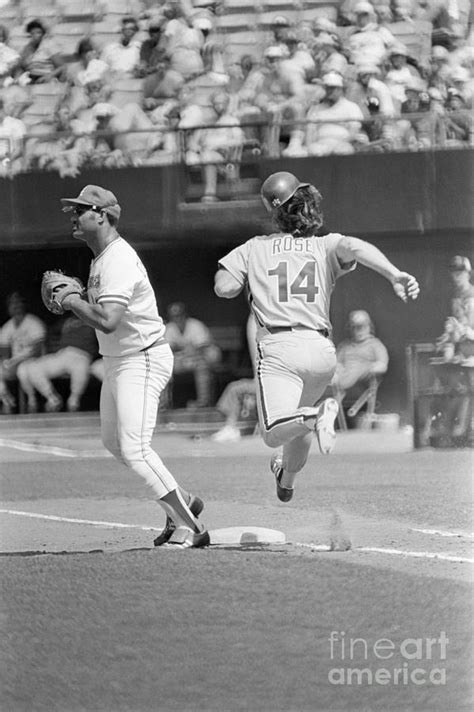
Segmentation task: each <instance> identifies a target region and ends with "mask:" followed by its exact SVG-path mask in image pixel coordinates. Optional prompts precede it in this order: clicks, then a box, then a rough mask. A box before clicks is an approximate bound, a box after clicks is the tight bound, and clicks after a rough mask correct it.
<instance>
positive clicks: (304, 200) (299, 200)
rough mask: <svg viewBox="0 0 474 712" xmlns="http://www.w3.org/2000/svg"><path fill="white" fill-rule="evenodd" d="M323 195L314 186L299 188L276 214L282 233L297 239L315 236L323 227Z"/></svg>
mask: <svg viewBox="0 0 474 712" xmlns="http://www.w3.org/2000/svg"><path fill="white" fill-rule="evenodd" d="M322 200H323V198H322V195H321V193H320V192H319V190H317V189H316V188H315V187H314V185H308V186H305V187H303V188H298V190H297V191H296V192H295V194H294V195H293V196H292V197H291V198H290V200H288V201H287V202H286V203H284V204H283V205H282V206H281V207H280V208H278V210H276V212H275V216H274V217H275V221H276V223H277V225H278V227H279V229H280V230H281V231H282V232H290V233H291V234H292V235H294V236H295V237H301V236H304V235H314V234H315V233H316V232H317V231H318V230H319V229H320V228H321V227H322V225H323V221H324V218H323V212H322V210H321V203H322Z"/></svg>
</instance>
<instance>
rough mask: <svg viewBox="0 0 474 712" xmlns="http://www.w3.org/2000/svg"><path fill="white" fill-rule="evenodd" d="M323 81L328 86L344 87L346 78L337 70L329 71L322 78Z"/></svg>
mask: <svg viewBox="0 0 474 712" xmlns="http://www.w3.org/2000/svg"><path fill="white" fill-rule="evenodd" d="M321 81H322V83H323V84H324V85H325V86H327V87H343V86H344V79H343V78H342V76H341V75H340V74H338V73H337V72H328V73H327V74H325V75H324V76H323V78H322V79H321Z"/></svg>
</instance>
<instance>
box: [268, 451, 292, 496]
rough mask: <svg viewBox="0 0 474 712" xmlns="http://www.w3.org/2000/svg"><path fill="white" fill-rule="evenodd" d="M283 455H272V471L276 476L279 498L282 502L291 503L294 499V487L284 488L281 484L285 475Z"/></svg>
mask: <svg viewBox="0 0 474 712" xmlns="http://www.w3.org/2000/svg"><path fill="white" fill-rule="evenodd" d="M281 462H282V461H281V455H278V454H275V455H272V459H271V460H270V469H271V471H272V472H273V474H274V475H275V482H276V488H277V497H278V499H279V500H280V502H289V501H290V499H291V498H292V497H293V492H294V491H295V490H294V487H283V486H282V485H281V484H280V480H281V476H282V474H283V467H282V466H281Z"/></svg>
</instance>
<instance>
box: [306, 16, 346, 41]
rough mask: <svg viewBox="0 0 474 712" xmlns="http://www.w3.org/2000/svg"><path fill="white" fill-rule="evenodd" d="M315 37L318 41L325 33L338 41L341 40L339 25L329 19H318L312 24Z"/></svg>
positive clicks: (322, 17)
mask: <svg viewBox="0 0 474 712" xmlns="http://www.w3.org/2000/svg"><path fill="white" fill-rule="evenodd" d="M312 30H313V37H314V38H315V39H318V37H319V35H321V34H322V33H323V32H324V33H325V34H328V35H331V36H332V37H334V38H335V39H336V40H339V39H340V37H339V31H338V28H337V25H336V24H335V23H334V22H333V21H332V20H330V19H329V18H327V17H324V16H321V17H316V18H315V19H314V20H313V22H312Z"/></svg>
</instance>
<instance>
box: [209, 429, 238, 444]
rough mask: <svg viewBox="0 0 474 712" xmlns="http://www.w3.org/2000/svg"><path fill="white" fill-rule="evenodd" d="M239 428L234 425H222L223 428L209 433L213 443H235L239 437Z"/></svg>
mask: <svg viewBox="0 0 474 712" xmlns="http://www.w3.org/2000/svg"><path fill="white" fill-rule="evenodd" d="M241 437H242V436H241V434H240V430H239V429H238V428H237V427H236V426H235V425H224V427H223V428H221V429H220V430H218V431H217V433H214V435H211V440H213V441H214V442H215V443H237V442H239V440H240V439H241Z"/></svg>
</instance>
